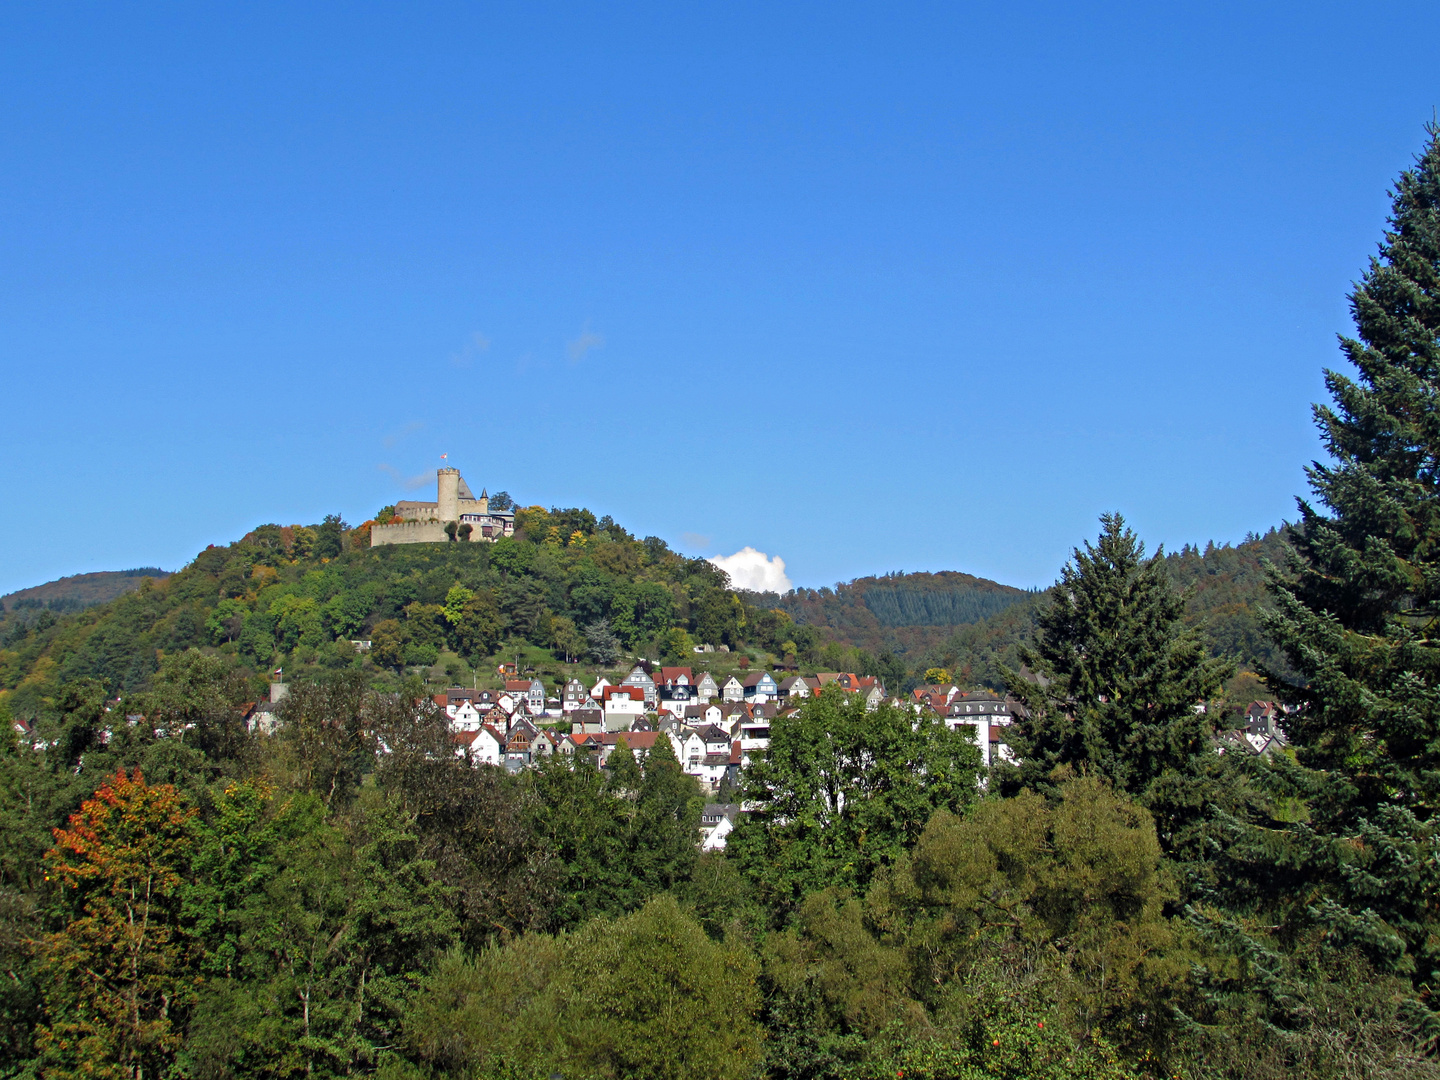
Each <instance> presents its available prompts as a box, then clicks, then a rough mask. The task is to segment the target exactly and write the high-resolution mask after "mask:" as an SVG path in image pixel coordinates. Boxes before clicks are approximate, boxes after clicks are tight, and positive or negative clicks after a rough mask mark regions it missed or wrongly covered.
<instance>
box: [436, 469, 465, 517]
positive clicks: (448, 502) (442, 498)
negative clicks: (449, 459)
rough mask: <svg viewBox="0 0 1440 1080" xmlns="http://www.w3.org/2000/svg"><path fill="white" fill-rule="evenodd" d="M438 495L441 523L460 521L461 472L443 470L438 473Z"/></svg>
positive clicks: (438, 510)
mask: <svg viewBox="0 0 1440 1080" xmlns="http://www.w3.org/2000/svg"><path fill="white" fill-rule="evenodd" d="M435 478H436V488H437V492H436V494H437V495H438V496H439V498H438V502H439V504H440V505H439V506H438V507H437V508H436V510H437V512H438V513H439V516H440V520H441V521H459V520H460V470H459V469H441V470H440V471H439V472H438V473H436V477H435Z"/></svg>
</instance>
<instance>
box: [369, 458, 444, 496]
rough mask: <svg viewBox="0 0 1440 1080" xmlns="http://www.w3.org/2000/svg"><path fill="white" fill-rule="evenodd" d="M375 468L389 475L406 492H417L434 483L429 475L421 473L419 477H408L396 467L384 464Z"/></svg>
mask: <svg viewBox="0 0 1440 1080" xmlns="http://www.w3.org/2000/svg"><path fill="white" fill-rule="evenodd" d="M375 467H376V468H377V469H379V470H380V471H381V472H383V473H385V474H386V475H388V476H389V477H390V479H392V480H394V481H395V482H396V483H397V484H399V485H400V486H401V487H403V488H404V489H405V490H406V491H415V490H416V489H418V488H422V487H424V486H425V485H426V484H429V483H433V482H434V481H433V480H432V479H431V476H430V474H429V473H421V474H420V475H419V476H406V475H405V474H404V473H402V472H401V471H400V470H399V469H397V468H395V466H394V465H383V464H382V465H377V466H375Z"/></svg>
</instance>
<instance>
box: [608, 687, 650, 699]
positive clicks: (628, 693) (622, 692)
mask: <svg viewBox="0 0 1440 1080" xmlns="http://www.w3.org/2000/svg"><path fill="white" fill-rule="evenodd" d="M605 697H606V698H607V699H608V698H617V697H623V698H629V699H630V700H631V701H644V700H645V691H644V690H642V689H641V688H640V687H638V686H607V687H606V688H605Z"/></svg>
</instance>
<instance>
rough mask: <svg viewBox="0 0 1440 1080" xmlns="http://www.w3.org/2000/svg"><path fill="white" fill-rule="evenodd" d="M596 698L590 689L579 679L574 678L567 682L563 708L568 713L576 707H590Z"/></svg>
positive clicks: (562, 698) (562, 696)
mask: <svg viewBox="0 0 1440 1080" xmlns="http://www.w3.org/2000/svg"><path fill="white" fill-rule="evenodd" d="M594 701H595V699H594V698H592V697H591V696H590V691H589V690H588V689H586V687H585V684H584V683H583V682H581V681H580V680H579V679H574V678H572V679H571V680H570V681H569V682H567V683H566V684H565V690H564V692H563V693H562V695H561V705H560V707H561V710H562V711H564V712H567V713H571V712H574V711H575V710H576V709H588V708H590V707H591V705H592V704H593V703H594Z"/></svg>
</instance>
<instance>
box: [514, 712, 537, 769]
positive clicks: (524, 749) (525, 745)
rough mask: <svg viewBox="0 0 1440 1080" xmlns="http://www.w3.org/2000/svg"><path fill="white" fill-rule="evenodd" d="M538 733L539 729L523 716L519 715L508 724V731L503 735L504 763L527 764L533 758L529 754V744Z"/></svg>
mask: <svg viewBox="0 0 1440 1080" xmlns="http://www.w3.org/2000/svg"><path fill="white" fill-rule="evenodd" d="M539 734H540V732H539V729H538V728H536V727H535V725H534V724H532V723H530V721H529V720H527V719H525V718H524V717H519V718H518V719H516V720H515V722H514V723H513V724H511V725H510V732H509V734H507V735H506V737H505V763H506V765H509V764H511V763H512V762H514V763H518V764H520V765H529V764H531V763H532V761H533V759H532V757H531V755H530V749H531V744H532V743H533V742H534V741H535V739H536V737H537V736H538V735H539Z"/></svg>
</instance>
